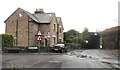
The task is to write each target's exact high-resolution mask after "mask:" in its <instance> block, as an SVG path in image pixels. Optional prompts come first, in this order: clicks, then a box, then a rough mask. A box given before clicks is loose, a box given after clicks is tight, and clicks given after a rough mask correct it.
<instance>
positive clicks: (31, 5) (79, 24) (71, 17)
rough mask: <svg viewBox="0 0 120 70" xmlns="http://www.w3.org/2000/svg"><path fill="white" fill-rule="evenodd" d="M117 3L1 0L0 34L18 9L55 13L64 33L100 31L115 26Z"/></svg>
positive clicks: (111, 0) (109, 0) (110, 0)
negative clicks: (86, 30) (60, 19)
mask: <svg viewBox="0 0 120 70" xmlns="http://www.w3.org/2000/svg"><path fill="white" fill-rule="evenodd" d="M118 1H120V0H1V1H0V24H1V25H0V34H1V33H5V23H4V20H6V19H7V17H9V16H10V15H11V14H12V13H13V12H14V11H15V10H16V9H17V8H18V7H20V8H22V9H24V10H26V11H29V12H30V13H34V11H35V10H36V8H43V9H44V11H45V12H46V13H48V12H55V14H56V16H57V17H61V18H62V22H63V26H64V31H68V30H70V29H75V30H77V31H79V32H82V31H83V29H84V28H85V27H87V28H88V29H89V31H101V30H104V29H106V28H110V27H114V26H117V25H118V23H117V19H118Z"/></svg>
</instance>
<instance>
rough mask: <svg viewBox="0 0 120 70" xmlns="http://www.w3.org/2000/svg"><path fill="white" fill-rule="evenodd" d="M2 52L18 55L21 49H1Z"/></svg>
mask: <svg viewBox="0 0 120 70" xmlns="http://www.w3.org/2000/svg"><path fill="white" fill-rule="evenodd" d="M2 51H4V52H8V53H9V52H10V53H19V52H20V51H21V48H19V47H3V48H2Z"/></svg>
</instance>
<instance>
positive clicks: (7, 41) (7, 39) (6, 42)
mask: <svg viewBox="0 0 120 70" xmlns="http://www.w3.org/2000/svg"><path fill="white" fill-rule="evenodd" d="M0 37H1V39H2V40H1V42H0V45H2V46H13V36H12V35H8V34H1V35H0Z"/></svg>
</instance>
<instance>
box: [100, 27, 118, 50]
mask: <svg viewBox="0 0 120 70" xmlns="http://www.w3.org/2000/svg"><path fill="white" fill-rule="evenodd" d="M119 33H120V26H116V27H112V28H108V29H105V30H104V31H103V32H102V33H101V37H102V46H103V48H104V49H118V48H120V39H119Z"/></svg>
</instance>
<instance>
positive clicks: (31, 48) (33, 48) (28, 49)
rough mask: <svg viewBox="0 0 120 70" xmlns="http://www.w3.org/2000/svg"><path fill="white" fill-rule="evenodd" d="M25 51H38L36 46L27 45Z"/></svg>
mask: <svg viewBox="0 0 120 70" xmlns="http://www.w3.org/2000/svg"><path fill="white" fill-rule="evenodd" d="M27 52H38V47H37V46H29V47H27Z"/></svg>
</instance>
